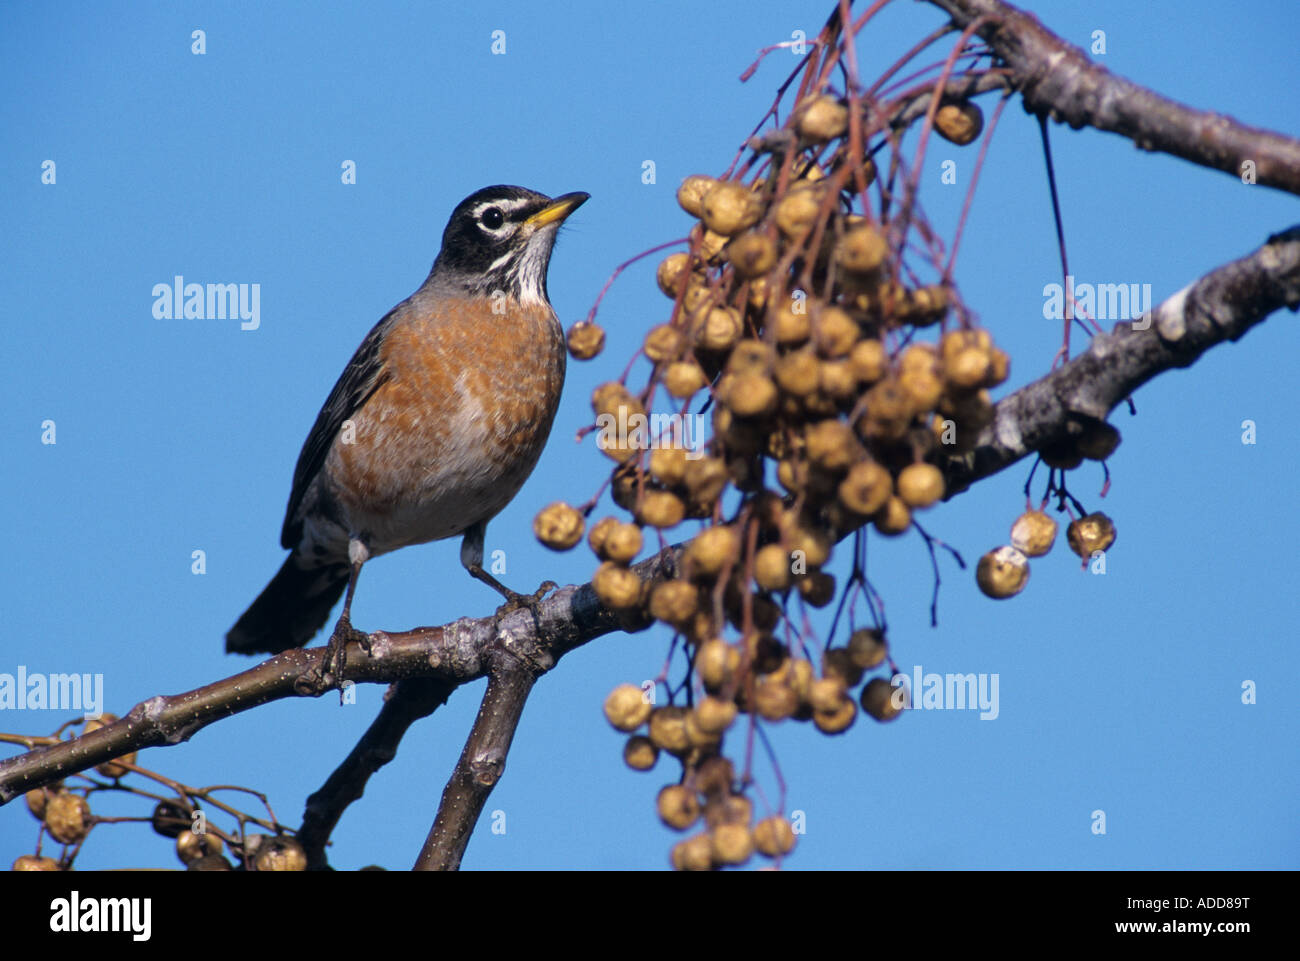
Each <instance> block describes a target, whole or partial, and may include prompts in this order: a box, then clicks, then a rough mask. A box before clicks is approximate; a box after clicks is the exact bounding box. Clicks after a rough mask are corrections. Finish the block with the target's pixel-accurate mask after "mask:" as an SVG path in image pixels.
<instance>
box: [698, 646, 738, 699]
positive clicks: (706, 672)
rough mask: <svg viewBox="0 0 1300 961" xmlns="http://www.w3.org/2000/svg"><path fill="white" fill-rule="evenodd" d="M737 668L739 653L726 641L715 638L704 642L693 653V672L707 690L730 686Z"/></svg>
mask: <svg viewBox="0 0 1300 961" xmlns="http://www.w3.org/2000/svg"><path fill="white" fill-rule="evenodd" d="M739 668H740V651H738V650H737V649H736V648H734V647H732V646H731V645H730V644H728V643H727V642H726V641H723V640H719V639H716V638H715V639H714V640H710V641H705V642H704V643H703V644H701V645H700V649H699V650H698V651H697V652H696V653H695V671H696V673H697V674H699V676H700V681H701V682H703V684H704V686H705V687H706V688H708V689H709V690H712V691H717V690H720V689H721V688H723V687H725V686H726V685H728V684H730V683H731V682H732V681H734V680H735V678H736V671H737V670H738V669H739Z"/></svg>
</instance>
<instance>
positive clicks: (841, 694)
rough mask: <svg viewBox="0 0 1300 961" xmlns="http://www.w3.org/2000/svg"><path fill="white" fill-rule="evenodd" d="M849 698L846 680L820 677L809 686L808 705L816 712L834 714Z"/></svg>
mask: <svg viewBox="0 0 1300 961" xmlns="http://www.w3.org/2000/svg"><path fill="white" fill-rule="evenodd" d="M847 696H848V695H847V688H846V687H845V686H844V679H843V678H840V677H820V678H817V679H816V680H814V681H812V682H811V683H810V684H809V685H808V703H809V704H811V705H812V708H813V710H814V711H824V712H826V713H834V712H835V711H837V710H839V707H840V702H841V701H843V700H844V698H845V697H847Z"/></svg>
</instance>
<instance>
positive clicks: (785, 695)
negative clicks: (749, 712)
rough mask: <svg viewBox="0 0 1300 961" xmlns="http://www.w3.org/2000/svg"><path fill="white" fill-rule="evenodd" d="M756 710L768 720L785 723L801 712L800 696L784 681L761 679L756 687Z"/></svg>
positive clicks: (768, 678)
mask: <svg viewBox="0 0 1300 961" xmlns="http://www.w3.org/2000/svg"><path fill="white" fill-rule="evenodd" d="M754 708H755V710H757V711H758V714H759V716H760V717H762V718H765V719H766V720H769V721H783V720H785V719H786V718H787V717H789V716H790V715H792V714H793V713H794V712H795V711H797V710H799V695H798V694H796V693H795V691H794V688H792V687H791V686H790V685H789V684H787V683H785V681H784V680H780V679H773V678H771V677H760V678H759V679H758V681H757V683H756V684H755V687H754Z"/></svg>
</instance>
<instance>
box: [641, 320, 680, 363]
mask: <svg viewBox="0 0 1300 961" xmlns="http://www.w3.org/2000/svg"><path fill="white" fill-rule="evenodd" d="M642 349H643V350H644V351H645V355H646V356H647V357H648V358H650V359H651V360H652V361H654V362H655V363H656V364H657V363H660V362H662V361H665V360H675V359H676V358H677V357H678V356H680V355H681V352H682V351H683V350H685V349H686V334H685V333H684V332H683V331H682V329H681V328H680V327H676V326H674V325H672V324H659V325H658V326H655V327H651V328H650V331H649V333H647V334H646V335H645V341H644V342H643V344H642Z"/></svg>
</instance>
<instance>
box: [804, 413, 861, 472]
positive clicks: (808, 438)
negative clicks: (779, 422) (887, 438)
mask: <svg viewBox="0 0 1300 961" xmlns="http://www.w3.org/2000/svg"><path fill="white" fill-rule="evenodd" d="M805 443H806V446H805V448H804V450H805V453H806V454H807V457H808V460H809V461H811V462H812V463H813V464H816V465H817V466H818V467H820V468H821V469H822V470H827V471H841V470H847V469H848V468H849V466H850V465H851V464H852V463H853V461H854V460H855V459H856V458H857V457H858V456H860V455H859V454H858V445H857V443H856V441H855V440H854V439H853V431H852V430H851V429H850V428H849V425H848V424H846V423H844V421H842V420H838V419H831V420H823V421H819V422H818V423H816V424H813V425H812V426H811V427H809V428H808V431H807V433H806V434H805Z"/></svg>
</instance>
